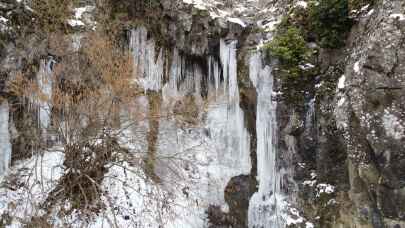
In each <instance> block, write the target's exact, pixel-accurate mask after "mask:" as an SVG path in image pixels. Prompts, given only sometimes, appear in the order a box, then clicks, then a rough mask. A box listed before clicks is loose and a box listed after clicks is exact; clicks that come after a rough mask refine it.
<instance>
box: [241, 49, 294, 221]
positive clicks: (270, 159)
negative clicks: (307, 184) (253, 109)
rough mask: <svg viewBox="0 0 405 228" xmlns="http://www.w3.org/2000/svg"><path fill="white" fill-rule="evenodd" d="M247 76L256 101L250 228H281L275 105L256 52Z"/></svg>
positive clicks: (270, 84) (265, 69) (267, 70)
mask: <svg viewBox="0 0 405 228" xmlns="http://www.w3.org/2000/svg"><path fill="white" fill-rule="evenodd" d="M249 69H250V72H249V76H250V79H251V81H252V82H253V84H254V86H255V87H256V90H257V94H258V98H257V118H256V132H257V180H258V182H259V188H258V192H256V193H255V194H254V195H253V196H252V198H251V200H250V204H249V227H250V228H253V227H254V228H267V227H271V228H279V227H285V225H284V220H283V219H282V218H283V215H282V214H283V212H284V209H285V207H286V202H285V200H284V198H283V196H282V194H281V174H280V172H279V171H278V170H277V164H276V161H277V135H276V132H277V122H276V121H277V119H276V107H277V103H276V102H275V101H273V99H272V93H273V76H272V74H271V68H270V67H269V66H265V67H263V66H262V58H261V55H260V53H255V54H253V55H252V56H251V58H250V67H249Z"/></svg>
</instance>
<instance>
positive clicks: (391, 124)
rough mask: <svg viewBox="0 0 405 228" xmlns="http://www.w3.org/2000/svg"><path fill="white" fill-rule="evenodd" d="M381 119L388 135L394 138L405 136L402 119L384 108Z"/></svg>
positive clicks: (398, 138)
mask: <svg viewBox="0 0 405 228" xmlns="http://www.w3.org/2000/svg"><path fill="white" fill-rule="evenodd" d="M382 120H383V126H384V128H385V131H386V133H387V135H388V136H390V137H392V138H394V139H396V140H400V139H402V138H405V127H404V125H402V123H401V122H402V121H401V120H400V119H399V118H398V117H396V116H395V115H393V114H391V113H389V112H388V111H387V110H385V112H384V116H383V117H382Z"/></svg>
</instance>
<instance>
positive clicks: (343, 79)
mask: <svg viewBox="0 0 405 228" xmlns="http://www.w3.org/2000/svg"><path fill="white" fill-rule="evenodd" d="M345 82H346V76H345V75H342V76H341V77H340V78H339V82H338V89H344V88H345Z"/></svg>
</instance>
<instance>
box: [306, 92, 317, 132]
mask: <svg viewBox="0 0 405 228" xmlns="http://www.w3.org/2000/svg"><path fill="white" fill-rule="evenodd" d="M307 106H308V111H307V113H306V116H305V128H306V129H310V128H312V125H313V123H314V121H315V120H314V118H315V98H313V99H311V100H310V101H309V102H308V104H307Z"/></svg>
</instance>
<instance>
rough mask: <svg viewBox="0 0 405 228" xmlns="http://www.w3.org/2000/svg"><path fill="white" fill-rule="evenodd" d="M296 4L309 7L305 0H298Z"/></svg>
mask: <svg viewBox="0 0 405 228" xmlns="http://www.w3.org/2000/svg"><path fill="white" fill-rule="evenodd" d="M295 5H296V6H298V7H301V8H304V9H306V8H308V3H307V2H305V1H298V2H296V3H295Z"/></svg>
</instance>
